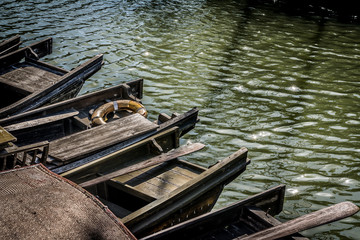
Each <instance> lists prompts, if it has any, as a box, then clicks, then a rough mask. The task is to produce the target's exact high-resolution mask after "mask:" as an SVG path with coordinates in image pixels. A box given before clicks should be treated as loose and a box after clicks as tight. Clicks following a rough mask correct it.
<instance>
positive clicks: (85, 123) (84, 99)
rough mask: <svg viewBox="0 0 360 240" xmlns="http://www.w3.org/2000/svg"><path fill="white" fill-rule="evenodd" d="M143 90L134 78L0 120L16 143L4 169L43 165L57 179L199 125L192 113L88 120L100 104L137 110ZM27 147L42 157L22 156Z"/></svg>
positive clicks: (7, 154)
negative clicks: (127, 103)
mask: <svg viewBox="0 0 360 240" xmlns="http://www.w3.org/2000/svg"><path fill="white" fill-rule="evenodd" d="M142 89H143V80H142V79H139V80H135V81H131V82H127V83H124V84H120V85H118V86H115V87H112V88H108V89H104V90H100V91H97V92H94V93H90V94H86V95H83V96H79V97H76V98H73V99H69V100H66V101H62V102H59V103H56V104H53V105H49V106H44V107H41V108H38V109H34V110H32V111H28V112H25V113H22V114H18V115H15V116H12V117H8V118H5V119H1V120H0V125H1V126H3V127H4V129H5V130H6V131H8V132H9V133H11V134H12V135H13V136H14V137H15V138H17V141H16V142H15V143H14V144H13V146H12V147H8V148H6V149H5V150H4V153H3V154H2V155H1V154H0V161H1V157H2V158H3V166H5V168H12V167H14V162H17V163H18V162H21V163H20V165H26V164H28V163H30V162H31V163H34V162H35V163H36V162H39V161H43V162H42V163H43V164H44V165H45V166H46V167H48V168H49V169H51V170H53V171H55V172H57V173H59V174H60V173H63V172H66V171H69V170H71V169H73V168H76V167H78V166H81V165H83V164H86V163H89V162H92V161H94V160H96V159H99V158H107V157H108V156H110V154H112V153H115V152H117V151H119V150H121V149H123V148H125V147H128V146H131V145H132V144H134V143H137V142H139V141H141V140H144V139H146V138H149V137H152V136H154V135H156V134H158V133H161V132H162V131H165V130H168V129H171V128H173V127H176V126H177V127H178V132H179V134H178V135H179V137H180V136H182V135H183V134H185V133H186V132H188V131H190V130H191V129H192V128H194V126H195V124H196V122H197V121H198V118H197V115H198V110H197V109H196V108H194V109H191V110H190V111H188V112H186V113H184V114H173V116H172V117H169V116H167V115H166V114H160V115H159V118H158V120H157V121H156V122H153V121H150V120H148V119H147V118H145V117H144V116H142V115H140V114H139V113H135V114H132V113H130V112H128V111H116V112H115V114H114V116H113V117H112V118H110V116H109V115H111V114H112V112H111V113H109V114H108V115H107V116H108V117H109V118H110V119H109V120H108V123H106V124H103V125H98V126H97V125H96V124H94V123H93V122H92V120H93V121H94V120H98V118H93V119H91V117H92V116H93V115H94V114H95V113H96V112H98V111H97V110H98V109H100V110H102V109H104V108H103V105H105V106H108V105H109V103H108V101H110V103H111V104H114V101H116V102H119V101H122V100H124V101H130V100H131V101H133V102H135V103H136V104H137V105H139V101H140V98H142ZM111 104H110V105H111ZM139 106H140V105H139ZM119 110H120V109H119ZM93 112H94V113H93ZM96 117H97V116H96ZM29 146H30V147H32V148H36V147H38V148H37V149H39V148H41V149H40V150H38V152H37V153H40V152H41V153H43V156H41V157H34V156H35V155H36V154H33V153H29V154H25V155H28V156H24V154H21V152H23V151H24V149H25V148H28V147H29ZM44 153H45V154H44ZM15 154H16V155H17V156H16V158H17V160H16V161H15V160H14V156H15ZM44 155H46V156H44ZM5 158H6V159H5ZM40 159H41V160H40ZM4 162H6V163H4ZM0 164H1V162H0ZM0 166H1V165H0Z"/></svg>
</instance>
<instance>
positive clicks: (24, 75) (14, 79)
mask: <svg viewBox="0 0 360 240" xmlns="http://www.w3.org/2000/svg"><path fill="white" fill-rule="evenodd" d="M60 77H61V76H59V75H56V74H54V73H52V72H49V71H45V70H43V69H39V68H36V67H32V66H27V65H25V66H22V67H19V68H17V69H15V70H13V71H11V72H7V73H5V74H3V75H1V76H0V82H1V83H3V84H5V85H7V86H10V87H12V88H13V89H14V90H15V91H18V92H20V93H22V94H24V95H28V94H31V93H34V92H38V91H41V90H43V89H45V88H47V87H49V86H52V85H54V84H55V83H56V82H57V81H58V80H59V79H60Z"/></svg>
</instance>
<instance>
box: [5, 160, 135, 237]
mask: <svg viewBox="0 0 360 240" xmlns="http://www.w3.org/2000/svg"><path fill="white" fill-rule="evenodd" d="M0 189H1V191H0V199H1V201H0V208H1V214H0V225H1V231H0V239H124V240H125V239H135V237H134V236H133V235H132V234H131V232H130V231H129V230H128V229H127V228H126V227H125V226H124V224H123V223H121V222H120V221H119V220H118V218H117V217H116V216H115V215H114V214H113V213H112V212H110V211H109V210H108V208H106V207H105V206H104V205H103V204H102V203H101V202H100V201H99V200H97V199H96V198H95V197H94V196H92V195H91V194H90V193H88V192H87V191H85V190H84V189H83V188H80V187H79V186H77V185H76V184H74V183H72V182H70V181H68V180H67V179H65V178H62V177H60V176H58V175H56V174H54V173H52V172H50V171H49V170H47V169H46V168H45V167H44V166H42V165H33V166H29V167H24V168H18V169H13V170H9V171H4V172H0Z"/></svg>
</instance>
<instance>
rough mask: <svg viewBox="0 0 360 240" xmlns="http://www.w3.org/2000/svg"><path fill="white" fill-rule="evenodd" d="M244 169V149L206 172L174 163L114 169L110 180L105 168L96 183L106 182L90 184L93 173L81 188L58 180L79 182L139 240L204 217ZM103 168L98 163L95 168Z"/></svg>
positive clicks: (182, 163)
mask: <svg viewBox="0 0 360 240" xmlns="http://www.w3.org/2000/svg"><path fill="white" fill-rule="evenodd" d="M167 139H168V138H167ZM139 149H140V148H139ZM141 149H146V145H145V144H144V145H142V146H141ZM134 152H136V151H134ZM138 152H139V151H138ZM129 156H130V155H129ZM151 161H152V160H149V162H151ZM248 163H249V160H248V159H247V149H246V148H241V149H240V150H239V151H237V152H235V153H234V154H232V155H230V156H229V157H227V158H225V159H223V160H222V161H219V162H217V163H216V164H215V165H212V166H211V167H209V168H205V167H202V166H199V165H196V164H192V163H189V162H187V161H184V160H181V159H179V158H175V159H173V160H170V161H166V162H163V163H161V164H157V165H155V166H150V167H145V168H142V169H139V170H136V171H133V170H134V169H132V171H129V172H126V171H124V169H120V170H119V171H116V172H115V174H114V173H113V172H112V171H114V170H111V169H110V167H108V168H107V169H106V170H107V171H108V172H106V171H102V169H101V170H99V171H97V175H98V176H100V177H99V178H98V179H104V176H108V177H107V178H105V179H109V180H106V181H96V179H95V180H94V179H92V178H93V177H94V174H93V173H91V177H89V176H85V177H86V178H87V181H86V182H85V183H84V182H82V181H84V179H79V178H76V174H73V173H70V174H64V176H65V177H66V178H68V177H69V178H70V179H73V178H74V177H75V181H76V182H78V183H79V182H82V183H80V186H84V187H85V188H86V189H87V190H88V191H90V192H91V193H93V194H94V195H95V196H97V197H98V198H99V199H100V200H101V201H102V202H103V203H104V204H105V205H107V206H108V207H109V209H110V210H111V211H112V212H113V213H115V215H116V216H118V217H119V218H120V219H121V221H122V222H123V223H124V224H125V226H126V227H128V228H129V229H130V231H131V232H132V233H133V234H134V235H135V236H136V237H144V236H146V235H149V234H151V233H153V232H156V231H160V230H162V229H165V228H167V227H170V226H172V225H174V224H178V223H180V222H182V221H185V220H187V219H190V218H193V217H196V216H199V215H200V214H203V213H206V212H208V211H210V210H211V209H212V207H213V206H214V204H215V203H216V201H217V199H218V197H219V195H220V193H221V192H222V190H223V188H224V186H225V185H226V184H227V183H229V182H231V181H232V180H233V179H234V178H236V177H238V176H239V174H241V173H242V172H243V171H244V170H245V169H246V165H247V164H248ZM104 165H105V164H104V162H102V164H100V163H98V164H97V167H99V168H104V167H101V166H104ZM140 165H141V164H140ZM131 167H133V166H130V167H129V168H130V169H131ZM80 168H81V167H80ZM105 168H106V167H105ZM120 172H122V174H120V175H119V176H117V174H119V173H120ZM83 176H84V175H83ZM89 179H90V180H89ZM89 182H93V183H94V182H95V183H94V184H89Z"/></svg>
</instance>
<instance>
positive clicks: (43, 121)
mask: <svg viewBox="0 0 360 240" xmlns="http://www.w3.org/2000/svg"><path fill="white" fill-rule="evenodd" d="M78 114H79V112H78V111H76V110H74V109H68V110H65V111H63V112H61V113H59V114H56V115H52V116H48V117H43V118H38V119H34V120H29V121H25V122H20V123H15V124H12V125H9V126H6V127H5V129H6V130H7V131H9V132H11V131H17V130H21V129H25V128H31V127H35V126H40V125H44V124H47V123H51V122H55V121H60V120H63V119H66V118H70V117H73V116H76V115H78Z"/></svg>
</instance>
